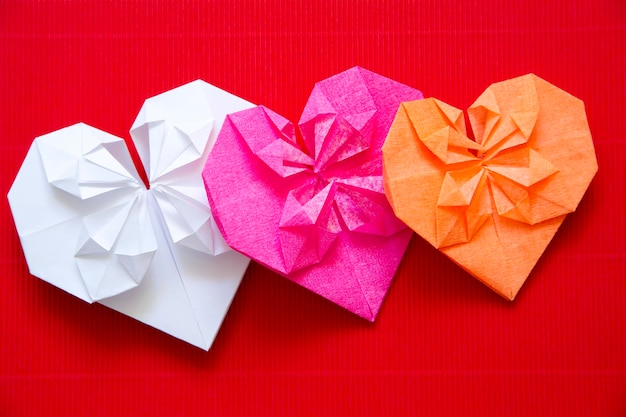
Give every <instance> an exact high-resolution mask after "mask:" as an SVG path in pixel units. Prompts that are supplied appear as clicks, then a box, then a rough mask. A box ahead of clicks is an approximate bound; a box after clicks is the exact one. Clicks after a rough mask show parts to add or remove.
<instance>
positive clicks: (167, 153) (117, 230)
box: [8, 80, 253, 350]
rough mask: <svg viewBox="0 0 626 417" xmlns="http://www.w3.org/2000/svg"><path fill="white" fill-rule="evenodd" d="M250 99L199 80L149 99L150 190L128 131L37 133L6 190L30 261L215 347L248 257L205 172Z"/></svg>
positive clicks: (84, 291) (39, 271)
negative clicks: (228, 121) (213, 199)
mask: <svg viewBox="0 0 626 417" xmlns="http://www.w3.org/2000/svg"><path fill="white" fill-rule="evenodd" d="M252 106H253V105H252V104H251V103H249V102H247V101H245V100H243V99H241V98H238V97H236V96H233V95H231V94H229V93H227V92H225V91H223V90H220V89H218V88H216V87H214V86H212V85H210V84H207V83H205V82H204V81H200V80H198V81H194V82H192V83H189V84H186V85H183V86H181V87H179V88H176V89H174V90H171V91H168V92H166V93H163V94H161V95H158V96H156V97H153V98H150V99H148V100H146V102H145V103H144V105H143V107H142V108H141V110H140V112H139V115H138V116H137V119H136V120H135V123H134V124H133V126H132V128H131V136H132V138H133V141H134V143H135V146H136V148H137V151H138V153H139V156H140V159H141V161H142V162H143V164H144V169H145V171H146V173H147V175H148V179H149V182H150V189H146V187H145V186H144V184H143V183H142V181H141V179H140V177H139V175H138V174H137V171H136V169H135V167H134V165H133V162H132V159H131V157H130V154H129V152H128V149H127V148H126V144H125V143H124V141H123V140H122V139H120V138H117V137H115V136H112V135H110V134H108V133H105V132H103V131H100V130H98V129H96V128H93V127H90V126H87V125H85V124H81V123H79V124H76V125H73V126H70V127H67V128H64V129H61V130H58V131H55V132H52V133H50V134H47V135H44V136H41V137H39V138H37V139H35V141H34V142H33V145H32V146H31V148H30V150H29V152H28V154H27V156H26V158H25V160H24V163H23V164H22V167H21V168H20V171H19V172H18V175H17V177H16V179H15V182H14V183H13V186H12V187H11V190H10V191H9V196H8V197H9V203H10V206H11V210H12V212H13V217H14V220H15V224H16V227H17V231H18V234H19V235H20V239H21V242H22V246H23V249H24V254H25V256H26V260H27V263H28V266H29V269H30V272H31V273H32V274H33V275H35V276H38V277H40V278H41V279H43V280H45V281H47V282H49V283H51V284H53V285H56V286H57V287H59V288H62V289H63V290H65V291H67V292H69V293H71V294H73V295H75V296H77V297H79V298H81V299H83V300H85V301H87V302H90V303H91V302H94V301H97V302H100V303H101V304H104V305H106V306H109V307H111V308H113V309H115V310H118V311H120V312H122V313H124V314H127V315H129V316H131V317H134V318H136V319H137V320H140V321H142V322H144V323H146V324H149V325H151V326H153V327H156V328H158V329H160V330H162V331H164V332H166V333H169V334H171V335H172V336H175V337H177V338H179V339H182V340H185V341H187V342H189V343H191V344H193V345H195V346H198V347H200V348H203V349H205V350H208V349H209V347H210V346H211V344H212V343H213V340H214V338H215V335H216V334H217V331H218V329H219V327H220V325H221V323H222V320H223V319H224V316H225V315H226V312H227V310H228V307H229V305H230V303H231V301H232V298H233V297H234V295H235V292H236V291H237V288H238V286H239V283H240V282H241V278H242V277H243V274H244V272H245V270H246V268H247V266H248V263H249V259H248V258H246V257H244V256H243V255H241V254H239V253H237V252H235V251H233V250H231V249H230V248H229V247H228V245H226V243H225V242H224V240H223V239H222V237H221V235H220V233H219V230H218V229H217V227H216V225H215V223H214V221H213V219H212V217H211V211H210V208H209V206H208V202H207V197H206V193H205V191H204V185H203V182H202V177H201V171H202V168H203V165H204V161H205V160H206V156H207V155H208V152H209V151H210V149H211V148H212V147H213V144H214V142H215V138H216V137H217V133H218V132H219V130H220V128H221V125H222V123H223V121H224V118H225V116H226V115H227V114H229V113H233V112H236V111H239V110H243V109H246V108H250V107H252ZM216 175H219V173H216Z"/></svg>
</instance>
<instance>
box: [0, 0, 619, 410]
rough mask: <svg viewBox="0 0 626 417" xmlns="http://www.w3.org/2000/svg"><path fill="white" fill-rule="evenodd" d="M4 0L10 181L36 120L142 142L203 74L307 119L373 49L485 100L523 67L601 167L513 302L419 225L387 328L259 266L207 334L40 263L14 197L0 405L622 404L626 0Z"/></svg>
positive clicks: (386, 311) (384, 321) (435, 82)
mask: <svg viewBox="0 0 626 417" xmlns="http://www.w3.org/2000/svg"><path fill="white" fill-rule="evenodd" d="M110 4H111V5H112V6H110V7H109V6H103V5H100V4H97V3H92V2H84V1H54V2H48V3H45V2H38V1H37V2H35V1H0V172H1V174H0V181H1V188H0V194H2V195H6V192H7V191H8V189H9V187H10V184H11V182H12V180H13V178H14V176H15V174H16V173H17V170H18V168H19V165H20V163H21V161H22V159H23V158H24V156H25V155H26V151H27V149H28V147H29V146H30V143H31V141H32V140H33V139H34V138H35V137H36V136H38V135H42V134H44V133H48V132H50V131H52V130H56V129H59V128H61V127H64V126H67V125H70V124H73V123H76V122H78V121H83V122H85V123H88V124H90V125H92V126H95V127H98V128H100V129H103V130H107V131H109V132H111V133H113V134H115V135H117V136H121V137H124V138H126V139H128V137H129V135H128V129H129V127H130V126H131V124H132V122H133V120H134V118H135V116H136V113H137V111H138V110H139V108H140V106H141V104H142V102H143V100H144V99H145V98H147V97H150V96H152V95H155V94H157V93H161V92H163V91H165V90H168V89H171V88H174V87H176V86H178V85H180V84H183V83H185V82H188V81H191V80H194V79H196V78H202V79H204V80H206V81H208V82H210V83H213V84H215V85H217V86H219V87H221V88H224V89H226V90H229V91H231V92H233V93H235V94H237V95H239V96H241V97H244V98H246V99H248V100H250V101H252V102H255V103H259V104H264V105H266V106H268V107H270V108H271V109H273V110H275V111H277V112H278V113H280V114H283V115H284V116H286V117H288V118H290V119H292V120H297V119H298V116H299V114H300V112H301V110H302V109H303V107H304V104H305V102H306V99H307V97H308V94H309V92H310V90H311V88H312V86H313V83H314V82H315V81H318V80H321V79H323V78H326V77H328V76H330V75H332V74H334V73H336V72H339V71H342V70H344V69H347V68H349V67H351V66H354V65H360V66H363V67H365V68H368V69H370V70H373V71H376V72H378V73H380V74H382V75H385V76H388V77H391V78H394V79H396V80H398V81H401V82H403V83H405V84H408V85H411V86H413V87H417V88H419V89H421V90H422V91H423V92H424V94H425V95H426V96H427V97H428V96H435V97H438V98H440V99H442V100H444V101H446V102H448V103H450V104H452V105H455V106H456V107H459V108H466V107H467V106H469V105H470V104H471V103H472V102H473V100H474V99H475V98H476V97H477V96H478V95H479V94H480V93H481V92H482V91H483V90H484V89H485V88H486V87H487V86H488V85H489V84H490V83H492V82H496V81H500V80H504V79H506V78H510V77H514V76H518V75H521V74H524V73H527V72H534V73H535V74H537V75H539V76H541V77H543V78H545V79H546V80H548V81H550V82H552V83H554V84H556V85H558V86H560V87H561V88H563V89H565V90H567V91H569V92H571V93H572V94H574V95H575V96H577V97H579V98H581V99H582V100H584V101H585V103H586V106H587V112H588V117H589V123H590V126H591V131H592V132H593V135H594V142H595V147H596V152H597V158H598V163H599V166H600V171H599V173H598V175H597V176H596V178H595V179H594V181H593V183H592V184H591V187H590V188H589V190H588V192H587V194H586V196H585V197H584V199H583V201H582V203H581V204H580V206H579V209H578V211H577V212H576V213H574V214H571V215H570V216H569V217H568V218H567V219H566V220H565V222H564V224H563V225H562V227H561V229H560V231H559V232H558V234H557V235H556V237H555V238H554V240H553V241H552V243H551V244H550V245H549V247H548V249H547V251H546V253H545V254H544V257H543V258H542V259H541V260H540V261H539V263H538V265H537V266H536V268H535V269H534V271H533V273H532V274H531V276H530V278H529V280H528V281H527V283H526V285H525V286H524V287H523V288H522V290H521V292H520V294H519V296H518V298H517V299H516V300H515V301H514V302H512V303H511V302H507V301H505V300H503V299H501V298H500V297H499V296H497V295H496V294H495V293H493V292H491V291H490V290H488V289H487V288H486V287H485V286H483V285H482V284H481V283H479V282H478V281H476V280H475V279H473V278H472V277H471V276H469V275H468V274H466V273H465V272H463V271H462V270H461V269H459V268H458V267H456V266H455V265H454V264H453V263H452V262H450V261H449V260H448V259H446V258H445V257H444V256H443V255H441V254H440V253H438V252H437V251H436V250H434V249H433V248H431V247H430V246H429V245H428V244H426V243H425V242H424V241H422V240H421V239H420V238H418V237H414V238H413V241H412V243H411V245H410V247H409V250H408V251H407V253H406V255H405V258H404V261H403V263H402V264H401V266H400V269H399V271H398V274H397V276H396V280H395V282H394V284H393V285H392V287H391V290H390V292H389V296H388V298H387V300H386V302H385V304H384V305H383V308H382V310H381V313H380V315H379V317H378V320H377V321H376V323H375V324H370V323H367V322H366V321H364V320H362V319H359V318H357V317H356V316H353V315H352V314H350V313H348V312H346V311H344V310H342V309H341V308H339V307H337V306H335V305H333V304H331V303H329V302H327V301H325V300H323V299H322V298H320V297H318V296H316V295H314V294H312V293H309V292H307V291H306V290H304V289H302V288H300V287H298V286H296V285H294V284H292V283H290V282H288V281H287V280H284V279H282V278H280V277H279V276H277V275H276V274H274V273H271V272H269V271H267V270H265V269H264V268H262V267H260V266H259V265H256V264H252V265H251V267H250V269H249V270H248V272H247V274H246V276H245V278H244V281H243V284H242V286H241V289H240V291H239V292H238V294H237V296H236V297H235V300H234V303H233V305H232V308H231V310H230V312H229V314H228V315H227V317H226V320H225V322H224V325H223V327H222V329H221V331H220V333H219V335H218V337H217V339H216V342H215V344H214V346H213V348H212V349H211V350H210V351H209V352H208V353H206V352H203V351H201V350H199V349H197V348H194V347H192V346H189V345H187V344H185V343H184V342H181V341H178V340H175V339H174V338H172V337H170V336H167V335H165V334H162V333H161V332H159V331H157V330H154V329H152V328H149V327H147V326H144V325H142V324H140V323H138V322H135V321H134V320H132V319H129V318H127V317H125V316H122V315H121V314H119V313H117V312H114V311H112V310H109V309H107V308H105V307H103V306H99V305H87V304H85V303H83V302H81V301H79V300H78V299H75V298H73V297H71V296H69V295H67V294H65V293H63V292H62V291H60V290H58V289H56V288H54V287H52V286H50V285H49V284H46V283H44V282H42V281H40V280H38V279H36V278H34V277H32V276H30V275H29V274H28V271H27V268H26V263H25V261H24V258H23V254H22V251H21V248H20V244H19V240H18V237H17V233H16V231H15V228H14V226H13V222H12V218H11V214H10V212H9V209H8V204H7V202H6V199H4V198H3V199H2V201H0V233H1V236H2V241H1V243H0V279H1V281H0V415H3V416H5V415H6V416H22V415H37V416H41V415H78V414H82V415H94V416H95V415H151V416H159V415H163V416H171V415H190V414H209V415H334V414H338V415H339V414H344V415H347V414H352V415H403V414H416V415H458V416H471V415H476V416H488V415H494V416H496V415H520V416H528V415H542V416H547V415H554V416H623V415H626V333H625V331H626V306H625V302H624V300H625V299H626V279H625V278H626V274H625V270H626V268H625V266H626V262H625V261H626V255H625V249H626V238H625V236H626V225H625V221H624V217H625V216H624V211H625V210H626V204H625V199H624V192H625V189H624V178H625V177H626V168H625V167H624V161H626V138H625V137H624V131H623V130H622V127H623V126H624V123H623V120H624V109H625V108H626V44H625V42H626V2H624V1H622V0H612V1H610V0H605V1H582V0H561V1H536V2H532V1H508V2H500V1H478V0H473V1H466V2H462V1H438V0H429V1H424V2H421V3H419V4H418V3H417V2H412V1H411V2H409V1H400V0H396V1H376V0H371V1H357V2H347V1H319V0H318V1H311V2H305V1H288V0H283V1H269V0H264V1H257V0H242V1H216V2H209V3H204V2H199V1H189V2H178V1H173V0H172V1H154V0H146V1H139V0H136V1H134V0H133V1H130V0H129V1H121V0H118V1H115V2H111V3H110Z"/></svg>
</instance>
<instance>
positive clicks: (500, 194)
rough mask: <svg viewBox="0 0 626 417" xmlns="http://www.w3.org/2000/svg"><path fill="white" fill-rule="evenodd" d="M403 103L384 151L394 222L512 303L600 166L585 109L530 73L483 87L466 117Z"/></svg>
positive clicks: (432, 102) (431, 105) (444, 108)
mask: <svg viewBox="0 0 626 417" xmlns="http://www.w3.org/2000/svg"><path fill="white" fill-rule="evenodd" d="M468 115H469V120H470V123H471V125H472V130H473V132H474V135H475V137H476V140H475V141H474V140H471V139H469V138H468V137H467V136H466V132H465V122H464V117H463V112H462V111H460V110H458V109H456V108H454V107H451V106H449V105H447V104H445V103H442V102H441V101H439V100H436V99H432V98H431V99H426V100H420V101H414V102H410V103H403V104H402V106H401V107H400V109H399V110H398V114H397V115H396V119H395V120H394V123H393V126H392V127H391V129H390V131H389V135H388V136H387V140H386V142H385V144H384V146H383V166H384V180H385V191H386V192H387V197H388V199H389V201H390V203H391V205H392V206H393V209H394V212H395V213H396V215H397V216H398V217H399V218H400V219H401V220H403V221H404V222H405V223H406V224H407V225H409V226H410V227H411V228H412V229H413V230H415V231H416V232H417V233H418V234H419V235H420V236H422V237H423V238H425V239H426V240H427V241H428V242H430V243H431V244H432V245H433V246H435V247H436V248H438V249H439V250H441V251H442V252H443V253H445V254H446V255H447V256H449V257H450V258H451V259H452V260H453V261H454V262H456V263H457V264H459V265H460V266H462V267H463V268H464V269H466V270H467V271H468V272H469V273H471V274H472V275H474V276H475V277H477V278H478V279H479V280H481V281H483V282H484V283H485V284H487V285H488V286H489V287H491V288H492V289H493V290H494V291H496V292H498V293H499V294H500V295H502V296H503V297H505V298H508V299H511V300H513V299H514V298H515V296H516V294H517V292H518V291H519V289H520V287H521V286H522V284H523V283H524V281H525V280H526V278H527V277H528V275H529V274H530V271H531V270H532V268H533V267H534V265H535V264H536V263H537V261H538V259H539V257H540V256H541V254H542V253H543V251H544V250H545V248H546V246H547V245H548V243H550V240H551V239H552V237H553V236H554V234H555V233H556V231H557V230H558V228H559V226H560V225H561V223H562V222H563V220H564V219H565V216H566V215H567V213H570V212H572V211H574V210H575V209H576V207H577V206H578V203H579V202H580V200H581V198H582V196H583V195H584V193H585V190H586V189H587V187H588V186H589V183H590V182H591V180H592V178H593V176H594V175H595V173H596V171H597V169H598V166H597V163H596V159H595V152H594V148H593V142H592V140H591V133H590V132H589V126H588V125H587V118H586V116H585V109H584V104H583V103H582V101H580V100H578V99H577V98H575V97H573V96H571V95H570V94H568V93H566V92H564V91H563V90H560V89H558V88H557V87H555V86H553V85H551V84H549V83H547V82H546V81H544V80H542V79H541V78H539V77H537V76H535V75H532V74H529V75H525V76H522V77H519V78H514V79H511V80H508V81H504V82H501V83H497V84H493V85H492V86H491V87H489V88H488V89H487V90H486V91H485V92H484V93H483V94H482V95H481V96H480V97H479V98H478V100H476V102H475V103H474V104H473V105H472V106H471V107H470V109H469V111H468Z"/></svg>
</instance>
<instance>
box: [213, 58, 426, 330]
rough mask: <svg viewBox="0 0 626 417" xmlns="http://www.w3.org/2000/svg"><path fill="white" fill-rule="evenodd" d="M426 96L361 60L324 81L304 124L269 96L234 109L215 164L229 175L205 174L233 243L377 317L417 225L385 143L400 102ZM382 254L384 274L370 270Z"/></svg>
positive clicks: (222, 228)
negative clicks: (397, 190) (404, 205)
mask: <svg viewBox="0 0 626 417" xmlns="http://www.w3.org/2000/svg"><path fill="white" fill-rule="evenodd" d="M421 97H422V95H421V93H420V92H419V91H417V90H414V89H412V88H409V87H407V86H404V85H402V84H399V83H396V82H394V81H392V80H389V79H386V78H384V77H381V76H379V75H377V74H374V73H371V72H369V71H366V70H364V69H361V68H353V69H351V70H348V71H345V72H343V73H340V74H338V75H335V76H333V77H331V78H329V79H327V80H324V81H322V82H320V83H317V84H316V85H315V87H314V88H313V91H312V93H311V96H310V97H309V100H308V102H307V104H306V106H305V108H304V110H303V112H302V116H301V118H300V122H299V123H298V125H297V126H296V125H294V124H293V123H291V122H290V121H288V120H287V119H285V118H283V117H282V116H280V115H278V114H277V113H275V112H273V111H272V110H270V109H268V108H266V107H263V106H259V107H256V108H253V109H250V110H245V111H243V112H238V113H235V114H231V115H229V116H228V118H227V121H226V123H225V124H224V128H223V129H222V131H221V133H220V135H219V138H218V141H217V143H216V146H215V149H214V152H213V153H212V154H211V155H210V156H209V159H208V160H207V164H206V167H207V170H208V169H216V170H219V171H222V172H225V175H224V176H222V177H219V178H215V177H212V176H210V175H206V174H205V175H204V180H205V185H206V189H207V194H208V197H209V201H210V203H211V206H212V207H213V213H214V216H215V219H216V223H217V224H218V226H219V227H220V231H221V232H222V234H223V235H224V237H225V239H226V241H227V242H228V244H229V245H230V246H231V247H233V248H235V249H236V250H238V251H241V252H242V253H244V254H246V255H248V256H250V257H252V258H253V259H255V260H257V261H258V262H260V263H262V264H264V265H266V266H268V267H270V268H271V269H273V270H275V271H277V272H279V273H280V274H282V275H284V276H286V277H287V278H289V279H291V280H293V281H295V282H297V283H299V284H301V285H303V286H305V287H307V288H309V289H311V290H312V291H315V292H317V293H318V294H320V295H322V296H324V297H326V298H328V299H330V300H331V301H333V302H335V303H338V304H340V305H342V306H343V307H345V308H347V309H349V310H350V311H353V312H355V313H356V314H359V315H361V316H363V317H365V318H367V319H369V320H373V319H374V318H375V316H376V314H377V312H378V310H379V308H380V304H381V303H382V299H383V298H384V295H385V293H386V289H387V288H388V286H389V284H390V282H391V279H392V277H393V274H394V273H395V270H396V268H397V266H398V264H399V262H400V259H401V258H402V254H403V252H404V249H405V248H406V245H407V244H408V241H409V239H410V235H411V234H410V231H408V230H407V229H406V226H405V225H404V224H402V222H400V221H399V220H398V219H397V218H396V217H395V216H394V215H393V212H392V210H391V208H390V206H389V203H388V202H387V200H386V197H385V194H384V188H383V182H382V165H381V159H380V158H381V153H380V148H381V146H382V142H383V140H384V137H385V134H386V132H387V130H388V128H389V125H390V124H391V121H392V120H393V114H394V113H395V111H396V109H397V107H398V105H399V104H400V102H401V101H402V100H406V99H411V100H413V99H419V98H421ZM205 172H206V171H205ZM234 184H236V187H233V185H234ZM234 188H236V189H234ZM242 218H243V219H250V221H249V222H245V221H244V220H242ZM385 252H386V254H387V255H388V256H385ZM350 254H352V255H355V258H354V259H351V258H350ZM340 263H345V265H338V264H340ZM375 263H382V264H384V266H383V267H382V268H381V271H380V274H381V277H379V278H378V280H377V282H371V281H368V280H362V279H361V276H362V275H363V274H372V273H376V271H374V270H373V269H372V270H370V271H368V270H367V269H368V265H369V266H370V267H371V265H372V264H375ZM333 274H337V276H336V279H333V278H331V276H332V275H333ZM373 281H376V280H373ZM369 286H374V287H376V286H378V287H381V288H382V290H380V291H379V290H376V291H373V290H371V289H369V288H368V287H369ZM355 289H356V291H355Z"/></svg>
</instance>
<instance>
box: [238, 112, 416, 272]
mask: <svg viewBox="0 0 626 417" xmlns="http://www.w3.org/2000/svg"><path fill="white" fill-rule="evenodd" d="M370 104H371V105H372V106H373V103H370ZM253 111H257V112H260V113H263V115H260V116H261V117H265V119H266V122H267V123H268V125H269V126H270V127H271V128H272V130H273V131H274V132H275V133H276V139H275V140H274V141H273V142H270V143H269V144H268V145H267V146H265V147H264V148H263V149H260V150H259V152H257V153H256V156H257V157H258V158H259V159H261V160H262V161H263V162H264V163H265V164H267V166H268V167H270V168H271V169H272V170H273V171H274V172H276V173H277V174H278V175H280V176H281V177H293V181H294V185H293V186H294V187H295V188H293V189H291V190H290V191H289V193H288V194H287V198H286V200H285V202H284V206H283V208H282V212H281V215H280V222H279V228H278V235H279V238H280V245H281V250H282V254H283V258H284V260H285V272H287V273H289V272H292V271H294V270H297V269H301V268H304V267H307V266H310V265H314V264H316V263H319V262H320V261H321V260H322V258H323V257H324V255H325V254H326V252H327V251H328V249H329V247H330V246H331V245H332V243H333V242H334V240H335V238H336V237H337V235H338V234H339V233H340V232H342V231H344V232H356V233H368V234H373V235H379V236H390V235H393V234H394V233H396V232H398V231H400V230H402V229H404V228H405V226H404V224H402V222H400V221H399V220H398V219H397V218H396V217H395V215H394V214H393V211H392V210H391V208H390V207H389V203H387V199H386V197H385V194H384V190H383V180H382V173H381V172H379V171H380V170H379V169H377V168H379V167H377V166H376V164H372V162H371V158H372V152H371V151H372V150H371V146H372V130H373V125H374V123H375V121H376V120H375V117H374V116H375V114H376V109H375V108H372V109H371V111H366V112H364V113H363V114H359V115H358V116H357V117H355V118H353V119H352V120H351V121H348V120H346V119H344V118H343V117H342V115H340V114H336V112H334V113H333V112H329V113H328V114H323V115H320V114H314V115H312V118H311V119H310V120H303V121H301V123H300V128H301V132H302V139H303V144H304V145H303V146H300V145H299V144H298V140H297V138H296V132H295V128H294V126H293V124H291V123H289V122H288V121H287V120H286V119H284V118H282V117H281V116H279V115H277V114H276V113H274V112H272V111H271V110H269V109H266V108H263V107H259V108H258V109H257V110H249V112H253ZM329 111H332V110H330V109H329ZM231 120H232V122H233V124H234V125H235V127H237V125H238V121H239V120H240V119H239V117H237V116H234V117H232V119H231ZM279 126H280V127H279ZM242 138H243V140H244V141H246V142H248V145H249V146H251V147H254V146H255V144H256V140H257V139H256V138H254V137H251V136H249V135H245V136H243V137H242ZM309 149H310V150H309Z"/></svg>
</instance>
